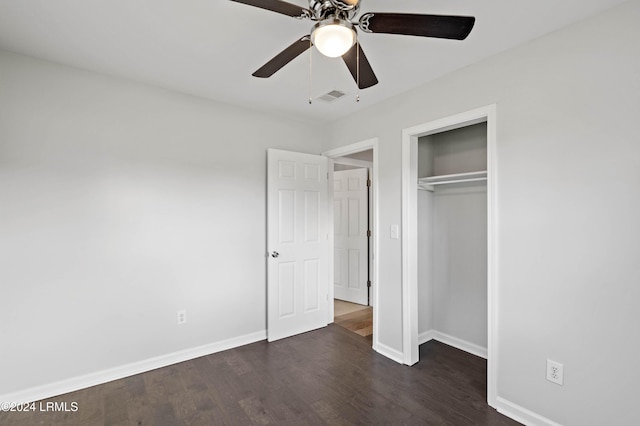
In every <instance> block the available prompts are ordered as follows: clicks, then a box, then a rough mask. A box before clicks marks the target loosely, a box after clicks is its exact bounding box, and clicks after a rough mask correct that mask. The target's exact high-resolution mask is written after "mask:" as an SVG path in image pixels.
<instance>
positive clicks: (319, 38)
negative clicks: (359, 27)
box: [311, 19, 356, 58]
mask: <svg viewBox="0 0 640 426" xmlns="http://www.w3.org/2000/svg"><path fill="white" fill-rule="evenodd" d="M311 42H312V43H313V44H314V45H315V46H316V49H318V51H319V52H320V53H322V54H323V55H325V56H328V57H330V58H337V57H338V56H342V55H344V54H345V53H347V52H348V51H349V49H351V47H352V46H353V45H354V44H355V43H356V31H355V29H354V28H353V24H351V23H349V22H347V21H344V20H342V19H325V20H324V21H320V22H318V23H317V24H316V25H314V26H313V31H312V32H311Z"/></svg>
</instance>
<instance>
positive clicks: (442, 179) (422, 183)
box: [418, 170, 487, 191]
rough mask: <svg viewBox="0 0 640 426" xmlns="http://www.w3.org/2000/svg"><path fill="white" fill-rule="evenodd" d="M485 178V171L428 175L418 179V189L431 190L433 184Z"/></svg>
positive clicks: (474, 180) (473, 180)
mask: <svg viewBox="0 0 640 426" xmlns="http://www.w3.org/2000/svg"><path fill="white" fill-rule="evenodd" d="M481 180H487V171H486V170H481V171H478V172H468V173H456V174H453V175H439V176H429V177H423V178H420V179H418V189H424V190H427V191H433V187H434V186H435V185H447V184H453V183H463V182H476V181H481Z"/></svg>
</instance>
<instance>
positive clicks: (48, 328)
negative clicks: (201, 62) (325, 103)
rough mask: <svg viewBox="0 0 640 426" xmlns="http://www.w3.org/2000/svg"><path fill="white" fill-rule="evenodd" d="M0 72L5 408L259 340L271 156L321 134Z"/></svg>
mask: <svg viewBox="0 0 640 426" xmlns="http://www.w3.org/2000/svg"><path fill="white" fill-rule="evenodd" d="M0 75H1V76H2V78H0V93H1V94H2V95H1V96H0V288H1V289H2V294H1V295H0V313H1V318H2V320H1V321H0V335H1V336H2V348H1V349H0V365H1V366H2V369H1V370H2V371H0V401H2V400H5V401H8V399H2V395H11V394H12V393H15V392H18V391H24V390H25V389H28V388H33V387H35V386H39V385H47V384H52V383H53V384H55V383H58V382H59V381H61V380H64V379H70V378H74V377H78V376H81V375H84V374H90V373H96V372H100V371H102V370H105V369H109V368H116V367H120V366H123V365H127V364H130V363H137V362H141V361H144V360H147V359H150V358H153V357H162V356H165V355H167V354H170V353H173V352H176V351H181V350H189V349H192V348H196V347H199V346H201V345H210V344H213V343H216V342H223V341H226V340H227V339H236V340H239V341H241V340H242V339H243V338H248V339H252V338H253V339H255V338H260V336H263V337H264V331H265V327H266V319H265V318H266V312H265V298H266V290H265V210H266V208H265V176H266V149H267V148H268V147H274V148H280V149H288V150H294V151H296V150H297V151H307V152H314V149H315V147H319V146H320V143H321V141H320V138H321V135H322V129H320V128H318V127H316V125H315V124H314V123H310V122H306V121H297V120H296V119H294V118H290V117H287V118H284V117H281V116H277V115H267V114H264V113H257V112H253V111H251V110H248V109H243V108H239V107H235V106H231V105H226V104H222V103H216V102H212V101H208V100H204V99H200V98H196V97H191V96H186V95H181V94H177V93H174V92H171V91H167V90H163V89H159V88H155V87H151V86H146V85H142V84H137V83H135V82H131V81H127V80H121V79H116V78H111V77H107V76H104V75H99V74H94V73H90V72H85V71H80V70H77V69H73V68H69V67H64V66H60V65H56V64H53V63H50V62H46V61H40V60H35V59H31V58H27V57H24V56H19V55H15V54H11V53H7V52H1V51H0ZM315 151H316V152H317V151H319V150H315ZM178 309H186V310H187V323H186V324H184V325H180V326H178V325H177V324H176V310H178Z"/></svg>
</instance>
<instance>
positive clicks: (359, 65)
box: [342, 43, 378, 89]
mask: <svg viewBox="0 0 640 426" xmlns="http://www.w3.org/2000/svg"><path fill="white" fill-rule="evenodd" d="M342 59H343V60H344V63H345V64H346V65H347V68H349V71H350V72H351V75H352V76H353V79H354V80H355V81H356V84H358V87H359V88H360V89H366V88H367V87H371V86H375V85H376V84H378V79H377V77H376V75H375V74H374V72H373V69H372V68H371V64H370V63H369V61H368V60H367V57H366V56H365V54H364V52H363V51H362V46H360V43H356V44H354V45H353V47H352V48H351V49H349V51H348V52H347V53H345V54H344V55H342ZM358 74H360V78H358Z"/></svg>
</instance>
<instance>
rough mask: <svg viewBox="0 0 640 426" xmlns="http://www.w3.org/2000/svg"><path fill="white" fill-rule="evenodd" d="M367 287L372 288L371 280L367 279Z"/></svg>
mask: <svg viewBox="0 0 640 426" xmlns="http://www.w3.org/2000/svg"><path fill="white" fill-rule="evenodd" d="M367 287H369V288H371V281H368V280H367Z"/></svg>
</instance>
